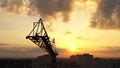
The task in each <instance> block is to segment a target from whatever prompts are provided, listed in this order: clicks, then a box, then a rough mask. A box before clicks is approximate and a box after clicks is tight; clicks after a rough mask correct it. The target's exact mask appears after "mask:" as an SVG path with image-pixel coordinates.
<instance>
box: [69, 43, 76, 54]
mask: <svg viewBox="0 0 120 68" xmlns="http://www.w3.org/2000/svg"><path fill="white" fill-rule="evenodd" d="M70 51H71V52H75V51H76V47H75V45H73V44H72V45H70Z"/></svg>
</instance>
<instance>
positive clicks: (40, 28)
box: [26, 18, 57, 64]
mask: <svg viewBox="0 0 120 68" xmlns="http://www.w3.org/2000/svg"><path fill="white" fill-rule="evenodd" d="M26 39H29V40H31V41H32V42H33V43H34V44H36V45H37V46H39V47H40V48H42V49H44V50H46V51H47V52H48V53H49V54H50V55H51V59H52V63H53V64H55V63H56V56H57V52H56V50H55V47H54V45H53V44H52V43H51V41H50V40H49V36H48V34H47V31H46V29H45V26H44V24H43V20H42V19H41V18H40V19H39V21H38V22H33V29H32V31H31V32H30V33H29V35H28V36H26Z"/></svg>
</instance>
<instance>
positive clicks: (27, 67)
mask: <svg viewBox="0 0 120 68" xmlns="http://www.w3.org/2000/svg"><path fill="white" fill-rule="evenodd" d="M51 62H52V60H51V55H49V54H48V55H43V56H38V57H37V58H34V59H0V68H51V65H52V64H51ZM56 68H120V59H103V58H94V57H93V55H90V54H83V55H80V54H79V55H72V56H70V58H57V62H56Z"/></svg>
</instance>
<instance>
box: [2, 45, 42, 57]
mask: <svg viewBox="0 0 120 68" xmlns="http://www.w3.org/2000/svg"><path fill="white" fill-rule="evenodd" d="M43 53H44V52H43V51H41V49H40V48H39V47H0V56H1V57H35V56H38V55H42V54H43Z"/></svg>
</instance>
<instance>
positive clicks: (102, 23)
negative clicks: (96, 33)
mask: <svg viewBox="0 0 120 68" xmlns="http://www.w3.org/2000/svg"><path fill="white" fill-rule="evenodd" d="M94 1H96V0H94ZM96 3H97V6H98V7H97V10H96V12H95V13H93V15H92V17H91V19H90V23H91V25H90V26H91V27H93V28H99V29H120V13H119V12H120V1H119V0H114V1H113V0H99V1H96Z"/></svg>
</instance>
